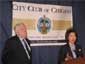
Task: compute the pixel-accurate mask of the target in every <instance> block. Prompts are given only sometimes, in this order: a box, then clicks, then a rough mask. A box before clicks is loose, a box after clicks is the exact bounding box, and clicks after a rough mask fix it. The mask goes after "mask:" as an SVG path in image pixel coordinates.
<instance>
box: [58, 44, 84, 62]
mask: <svg viewBox="0 0 85 64" xmlns="http://www.w3.org/2000/svg"><path fill="white" fill-rule="evenodd" d="M75 46H76V50H75V52H76V55H77V58H78V57H83V54H82V48H81V47H80V46H79V45H78V44H76V45H75ZM67 54H69V55H70V56H71V57H72V58H73V55H72V52H71V48H70V46H69V44H66V45H64V46H62V47H61V49H60V51H59V55H58V64H62V63H63V62H64V61H65V58H66V56H67Z"/></svg>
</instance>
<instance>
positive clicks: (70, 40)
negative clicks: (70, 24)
mask: <svg viewBox="0 0 85 64" xmlns="http://www.w3.org/2000/svg"><path fill="white" fill-rule="evenodd" d="M76 39H77V38H76V35H75V33H74V32H71V33H70V34H69V37H68V40H69V43H72V44H75V42H76Z"/></svg>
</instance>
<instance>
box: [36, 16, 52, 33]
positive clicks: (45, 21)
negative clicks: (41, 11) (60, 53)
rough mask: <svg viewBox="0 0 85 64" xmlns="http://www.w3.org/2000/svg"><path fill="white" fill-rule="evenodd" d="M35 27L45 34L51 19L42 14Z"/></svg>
mask: <svg viewBox="0 0 85 64" xmlns="http://www.w3.org/2000/svg"><path fill="white" fill-rule="evenodd" d="M37 28H38V31H39V32H40V33H41V34H47V33H48V32H49V31H50V29H51V20H50V19H49V18H48V17H46V16H45V15H43V17H40V18H39V20H38V24H37Z"/></svg>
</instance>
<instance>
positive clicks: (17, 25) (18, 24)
mask: <svg viewBox="0 0 85 64" xmlns="http://www.w3.org/2000/svg"><path fill="white" fill-rule="evenodd" d="M20 25H25V24H24V23H17V24H16V25H15V26H14V30H16V28H17V27H19V26H20Z"/></svg>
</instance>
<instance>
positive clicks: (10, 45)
mask: <svg viewBox="0 0 85 64" xmlns="http://www.w3.org/2000/svg"><path fill="white" fill-rule="evenodd" d="M14 31H15V34H16V35H15V36H13V37H11V38H9V39H8V40H7V41H6V45H5V48H4V50H3V53H2V63H3V64H31V48H30V41H29V40H28V39H27V29H26V26H25V24H24V23H19V24H16V25H15V27H14Z"/></svg>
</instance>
